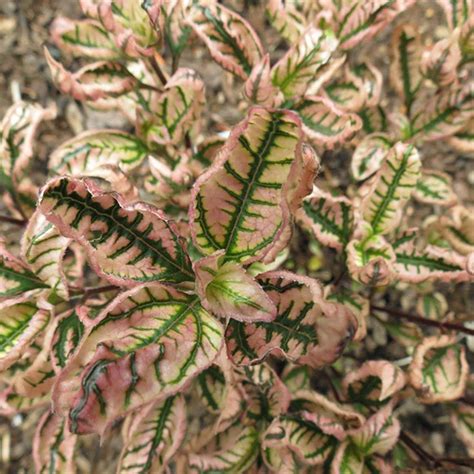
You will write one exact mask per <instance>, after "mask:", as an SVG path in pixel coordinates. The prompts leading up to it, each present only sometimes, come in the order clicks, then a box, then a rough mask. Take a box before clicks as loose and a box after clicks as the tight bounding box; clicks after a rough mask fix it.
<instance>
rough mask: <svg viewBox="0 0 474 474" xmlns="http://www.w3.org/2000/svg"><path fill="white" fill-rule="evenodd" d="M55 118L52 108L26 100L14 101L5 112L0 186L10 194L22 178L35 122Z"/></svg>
mask: <svg viewBox="0 0 474 474" xmlns="http://www.w3.org/2000/svg"><path fill="white" fill-rule="evenodd" d="M55 117H56V107H54V106H50V107H48V108H46V109H44V108H43V107H41V106H39V105H37V104H30V103H27V102H17V103H15V104H14V105H12V106H11V107H10V108H9V109H8V110H7V112H6V113H5V115H4V117H3V120H2V122H1V124H0V185H3V186H4V187H5V188H6V189H7V190H8V191H9V192H11V193H13V194H14V195H16V193H17V192H18V187H19V185H20V182H21V181H23V180H24V179H25V178H26V176H25V174H26V173H25V171H26V169H27V168H28V166H29V164H30V160H31V158H32V157H33V146H34V142H35V137H36V134H37V131H38V127H39V125H40V124H41V122H42V121H43V120H52V119H54V118H55Z"/></svg>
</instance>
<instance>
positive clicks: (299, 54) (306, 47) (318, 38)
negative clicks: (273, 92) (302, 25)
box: [272, 26, 338, 99]
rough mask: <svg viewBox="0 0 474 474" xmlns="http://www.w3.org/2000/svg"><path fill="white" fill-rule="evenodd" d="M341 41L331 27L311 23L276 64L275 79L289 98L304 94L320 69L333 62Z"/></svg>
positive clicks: (274, 82)
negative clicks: (329, 28)
mask: <svg viewBox="0 0 474 474" xmlns="http://www.w3.org/2000/svg"><path fill="white" fill-rule="evenodd" d="M337 46H338V41H337V39H336V38H335V37H334V34H333V33H332V32H331V31H330V30H325V31H323V30H320V29H318V28H316V27H314V26H310V27H309V28H308V29H307V30H306V31H305V32H304V34H303V35H302V36H301V37H300V38H299V40H298V41H297V42H296V43H295V44H294V45H293V46H292V47H291V48H290V49H289V50H288V51H287V52H286V54H285V55H284V56H283V57H282V58H281V59H280V60H279V61H278V62H277V63H276V64H275V65H274V66H273V68H272V81H273V85H275V86H276V87H278V88H279V89H280V90H281V92H282V93H283V95H284V96H285V98H286V99H292V98H295V97H296V98H297V97H301V96H303V95H304V94H305V92H306V89H307V88H308V86H309V85H310V84H311V82H312V81H313V80H314V78H315V76H316V74H317V72H318V71H319V70H320V69H321V68H322V67H323V66H325V65H326V64H328V63H330V61H331V59H332V56H333V54H334V53H335V51H336V48H337Z"/></svg>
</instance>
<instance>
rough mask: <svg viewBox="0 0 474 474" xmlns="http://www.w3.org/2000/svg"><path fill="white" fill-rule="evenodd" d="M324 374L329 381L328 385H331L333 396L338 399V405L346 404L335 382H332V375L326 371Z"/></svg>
mask: <svg viewBox="0 0 474 474" xmlns="http://www.w3.org/2000/svg"><path fill="white" fill-rule="evenodd" d="M323 373H324V375H325V377H326V379H327V381H328V383H329V387H330V389H331V392H332V394H333V395H334V398H335V399H336V401H337V402H338V403H344V402H343V401H342V398H341V396H340V395H339V392H338V390H337V387H336V386H335V385H334V382H333V381H332V378H331V375H330V374H328V373H327V372H326V371H324V372H323Z"/></svg>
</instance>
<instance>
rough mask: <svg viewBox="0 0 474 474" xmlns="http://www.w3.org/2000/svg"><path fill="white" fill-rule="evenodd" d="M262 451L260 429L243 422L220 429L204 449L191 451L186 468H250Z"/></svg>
mask: <svg viewBox="0 0 474 474" xmlns="http://www.w3.org/2000/svg"><path fill="white" fill-rule="evenodd" d="M258 453H259V439H258V431H257V429H256V428H255V427H254V426H252V425H249V426H244V425H242V424H241V423H240V422H238V423H236V424H235V425H233V426H231V427H230V428H229V429H227V430H225V431H224V432H222V433H218V434H217V435H216V436H215V437H214V438H212V439H211V440H210V441H209V442H208V443H207V444H206V446H205V448H204V449H202V452H198V453H192V454H188V455H187V459H186V471H187V472H189V473H196V474H197V473H198V474H205V473H208V474H211V473H213V472H216V473H217V472H219V473H237V472H247V470H248V469H249V468H250V467H251V466H252V464H253V463H254V462H255V459H256V458H257V456H258Z"/></svg>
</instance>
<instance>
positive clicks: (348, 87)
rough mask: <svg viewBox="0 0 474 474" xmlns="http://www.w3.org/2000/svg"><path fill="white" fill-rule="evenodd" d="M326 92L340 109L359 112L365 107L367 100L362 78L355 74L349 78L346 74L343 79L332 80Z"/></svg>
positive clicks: (325, 89)
mask: <svg viewBox="0 0 474 474" xmlns="http://www.w3.org/2000/svg"><path fill="white" fill-rule="evenodd" d="M346 74H347V72H346ZM324 94H325V96H327V97H328V98H329V100H331V101H332V102H333V103H334V104H335V105H336V106H337V107H339V109H341V110H345V111H348V112H359V111H360V110H362V109H363V107H364V104H365V101H366V95H365V93H364V89H363V83H362V80H361V79H359V78H358V77H355V76H352V77H351V78H347V77H346V75H345V76H344V77H342V78H341V79H339V80H335V81H333V82H331V83H330V84H329V85H327V86H325V88H324Z"/></svg>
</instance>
